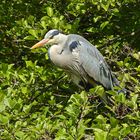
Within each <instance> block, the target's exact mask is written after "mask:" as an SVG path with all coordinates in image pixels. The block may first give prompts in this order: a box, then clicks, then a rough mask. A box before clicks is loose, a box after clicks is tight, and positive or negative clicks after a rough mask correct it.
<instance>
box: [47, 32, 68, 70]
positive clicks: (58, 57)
mask: <svg viewBox="0 0 140 140" xmlns="http://www.w3.org/2000/svg"><path fill="white" fill-rule="evenodd" d="M66 42H67V35H64V34H61V36H60V38H59V42H58V43H56V44H55V45H52V46H51V47H50V49H49V57H50V59H51V61H52V62H53V63H54V64H55V65H57V66H59V67H62V68H64V67H65V61H64V59H65V58H64V57H63V53H64V52H63V51H64V50H65V47H67V44H66Z"/></svg>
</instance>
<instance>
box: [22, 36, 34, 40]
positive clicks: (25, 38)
mask: <svg viewBox="0 0 140 140" xmlns="http://www.w3.org/2000/svg"><path fill="white" fill-rule="evenodd" d="M23 39H24V40H35V39H36V38H35V37H34V36H31V35H30V36H26V37H24V38H23Z"/></svg>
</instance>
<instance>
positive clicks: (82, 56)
mask: <svg viewBox="0 0 140 140" xmlns="http://www.w3.org/2000/svg"><path fill="white" fill-rule="evenodd" d="M73 38H75V39H76V41H74V40H75V39H73ZM73 38H72V40H71V41H70V42H71V44H70V51H71V52H72V54H73V55H77V58H78V61H79V65H80V67H82V69H83V70H84V71H85V73H86V74H87V75H88V76H89V77H90V78H92V79H93V80H94V81H96V82H98V83H100V84H102V85H103V86H104V87H105V88H107V89H112V88H113V86H114V85H118V80H117V79H116V78H115V77H114V76H113V74H112V72H111V70H110V68H109V66H108V65H107V63H106V61H105V60H104V58H103V56H102V54H101V53H100V52H99V51H98V49H97V48H96V47H95V46H93V45H92V44H91V43H90V42H88V41H87V40H86V39H84V38H83V37H81V36H78V35H73Z"/></svg>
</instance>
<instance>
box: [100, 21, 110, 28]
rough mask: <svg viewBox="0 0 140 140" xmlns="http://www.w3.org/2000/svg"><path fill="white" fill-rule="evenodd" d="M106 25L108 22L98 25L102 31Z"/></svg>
mask: <svg viewBox="0 0 140 140" xmlns="http://www.w3.org/2000/svg"><path fill="white" fill-rule="evenodd" d="M108 24H109V21H105V22H103V23H102V24H101V25H100V28H101V29H102V30H103V29H104V28H105V27H106V26H107V25H108Z"/></svg>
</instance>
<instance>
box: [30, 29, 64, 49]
mask: <svg viewBox="0 0 140 140" xmlns="http://www.w3.org/2000/svg"><path fill="white" fill-rule="evenodd" d="M63 36H64V35H63V34H62V33H61V32H60V31H58V30H56V29H53V30H50V31H48V32H47V33H46V35H45V37H44V39H42V40H41V41H39V42H38V43H36V44H35V45H34V46H32V47H31V49H35V48H39V47H42V46H43V45H45V44H50V45H54V44H58V43H60V42H61V41H63Z"/></svg>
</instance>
